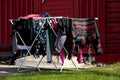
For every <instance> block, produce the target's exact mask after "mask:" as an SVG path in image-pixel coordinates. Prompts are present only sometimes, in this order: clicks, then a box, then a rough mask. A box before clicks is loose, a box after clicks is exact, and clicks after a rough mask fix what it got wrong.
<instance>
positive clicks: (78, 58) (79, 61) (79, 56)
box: [77, 48, 83, 63]
mask: <svg viewBox="0 0 120 80" xmlns="http://www.w3.org/2000/svg"><path fill="white" fill-rule="evenodd" d="M82 60H83V56H82V49H81V48H80V51H79V53H78V55H77V61H78V63H81V62H82Z"/></svg>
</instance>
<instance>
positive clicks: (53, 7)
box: [42, 0, 73, 17]
mask: <svg viewBox="0 0 120 80" xmlns="http://www.w3.org/2000/svg"><path fill="white" fill-rule="evenodd" d="M52 1H54V2H52ZM52 1H49V0H48V1H46V2H45V3H44V4H43V5H42V13H44V12H48V13H50V14H51V15H53V16H68V17H71V16H73V12H72V10H73V8H72V7H73V3H72V2H73V0H66V1H65V0H59V1H56V0H52ZM61 5H64V6H61Z"/></svg>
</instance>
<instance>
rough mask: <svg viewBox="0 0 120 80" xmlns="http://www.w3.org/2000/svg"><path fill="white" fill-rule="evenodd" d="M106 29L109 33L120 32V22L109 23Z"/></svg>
mask: <svg viewBox="0 0 120 80" xmlns="http://www.w3.org/2000/svg"><path fill="white" fill-rule="evenodd" d="M106 31H107V32H109V33H115V32H120V24H119V23H108V24H107V30H106Z"/></svg>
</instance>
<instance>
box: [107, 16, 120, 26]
mask: <svg viewBox="0 0 120 80" xmlns="http://www.w3.org/2000/svg"><path fill="white" fill-rule="evenodd" d="M107 22H118V24H119V22H120V17H113V18H107Z"/></svg>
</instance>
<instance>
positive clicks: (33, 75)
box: [0, 63, 120, 80]
mask: <svg viewBox="0 0 120 80" xmlns="http://www.w3.org/2000/svg"><path fill="white" fill-rule="evenodd" d="M0 80H120V63H116V64H113V65H109V66H105V67H97V68H88V69H79V71H77V70H75V69H72V70H63V72H59V71H57V70H42V72H33V71H31V72H24V73H15V74H12V75H9V76H2V77H0Z"/></svg>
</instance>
